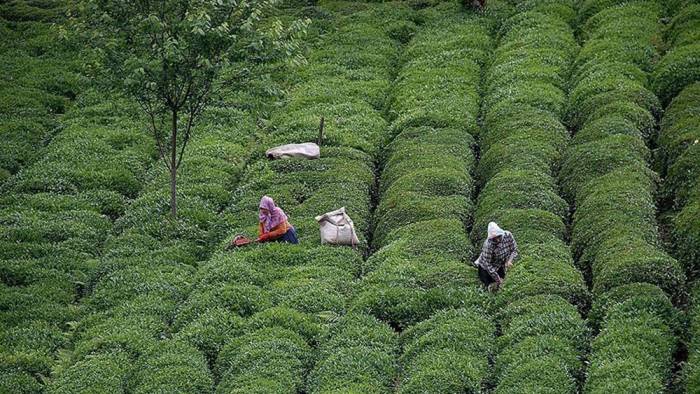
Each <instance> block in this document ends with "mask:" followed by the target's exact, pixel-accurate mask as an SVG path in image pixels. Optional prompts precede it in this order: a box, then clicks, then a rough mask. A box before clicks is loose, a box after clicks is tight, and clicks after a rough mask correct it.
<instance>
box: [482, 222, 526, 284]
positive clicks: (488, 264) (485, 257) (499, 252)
mask: <svg viewBox="0 0 700 394" xmlns="http://www.w3.org/2000/svg"><path fill="white" fill-rule="evenodd" d="M516 258H518V244H517V243H515V238H513V234H511V233H510V231H505V230H502V229H501V228H500V227H498V225H497V224H496V223H494V222H491V223H489V226H488V233H487V238H486V241H484V245H483V247H482V248H481V254H480V255H479V258H478V259H476V261H475V262H474V265H475V266H476V267H478V268H479V278H480V279H481V281H482V282H484V285H486V286H488V287H489V288H494V289H496V290H497V289H498V288H499V287H500V286H501V284H502V283H503V279H504V278H505V276H506V271H507V270H508V269H509V268H510V267H512V266H513V261H515V259H516Z"/></svg>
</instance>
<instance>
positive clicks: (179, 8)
mask: <svg viewBox="0 0 700 394" xmlns="http://www.w3.org/2000/svg"><path fill="white" fill-rule="evenodd" d="M78 1H79V5H80V6H79V13H80V17H79V18H76V19H75V20H76V21H77V25H78V27H79V30H80V31H85V32H87V33H88V37H89V40H90V44H91V45H92V46H93V47H94V48H95V49H96V50H97V52H98V55H99V56H98V57H99V58H100V59H101V60H102V62H103V64H102V66H103V69H104V70H105V71H107V73H108V76H109V77H111V79H113V82H114V83H115V84H117V85H118V86H121V87H122V88H123V89H124V90H125V91H126V92H127V93H128V94H129V95H131V96H132V97H134V98H135V99H136V101H138V103H139V105H140V106H141V108H142V109H143V111H144V112H145V114H146V117H147V119H148V129H149V131H150V132H151V133H152V134H153V137H154V139H155V143H156V146H157V147H158V151H159V154H160V158H161V161H162V162H163V163H164V164H165V166H166V167H167V169H168V171H169V174H170V211H171V214H172V216H173V217H176V216H177V170H178V168H179V167H180V164H181V163H182V158H183V157H184V154H185V149H186V148H187V144H188V142H189V141H190V139H191V138H192V132H193V127H194V125H195V123H196V121H197V119H198V117H199V116H200V115H201V114H202V111H204V110H205V108H206V107H207V104H208V103H209V98H210V97H211V94H212V89H213V83H214V81H215V79H216V78H217V76H218V75H219V73H220V71H221V70H222V68H223V67H225V66H227V65H231V64H235V63H240V62H242V61H245V60H247V59H251V58H252V57H255V58H257V59H261V58H263V56H260V53H261V52H265V53H268V55H267V56H265V57H264V59H266V60H267V61H271V60H278V59H279V58H280V57H287V58H292V59H293V60H299V57H298V56H299V55H298V54H297V51H296V50H297V49H298V45H299V40H300V38H301V37H303V35H304V34H305V31H306V26H307V25H308V20H297V21H295V22H293V23H291V24H289V25H288V26H283V25H282V24H281V23H280V22H279V21H278V20H273V19H272V18H270V17H269V16H270V15H271V11H273V10H274V7H275V5H276V3H277V2H278V0H78ZM270 54H272V55H270ZM295 56H296V57H295Z"/></svg>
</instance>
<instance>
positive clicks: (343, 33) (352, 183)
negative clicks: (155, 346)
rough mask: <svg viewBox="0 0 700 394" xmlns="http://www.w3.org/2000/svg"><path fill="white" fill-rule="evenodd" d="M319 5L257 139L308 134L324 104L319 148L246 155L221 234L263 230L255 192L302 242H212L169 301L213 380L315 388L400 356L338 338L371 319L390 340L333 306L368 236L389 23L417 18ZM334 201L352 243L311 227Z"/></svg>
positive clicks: (278, 388) (390, 55) (391, 52)
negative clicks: (325, 240)
mask: <svg viewBox="0 0 700 394" xmlns="http://www.w3.org/2000/svg"><path fill="white" fill-rule="evenodd" d="M313 11H314V15H315V19H314V23H315V24H316V25H317V29H319V30H320V31H321V33H325V34H320V35H319V36H318V37H313V38H311V41H312V42H314V44H313V46H312V48H311V49H310V51H309V53H308V54H307V59H308V61H309V65H308V66H307V67H304V68H303V69H301V70H294V71H293V72H292V73H290V75H288V77H289V79H290V80H292V81H295V82H296V84H295V85H294V86H292V87H291V89H290V92H289V94H288V95H287V97H286V99H285V102H284V105H282V106H281V107H280V108H278V109H277V110H275V111H274V112H273V114H272V117H271V119H270V125H269V130H268V133H267V134H266V135H265V136H264V137H263V138H262V140H261V142H262V144H261V145H260V146H261V148H260V149H256V151H255V153H256V154H259V155H260V156H262V153H263V151H264V148H263V147H270V146H273V145H276V144H282V143H292V142H307V141H314V140H315V139H316V137H317V134H318V122H319V120H320V118H321V117H324V119H325V130H324V140H323V143H322V146H321V158H320V159H317V160H312V161H308V160H303V159H289V160H280V161H268V160H259V161H255V162H253V163H251V164H250V165H249V166H248V167H247V168H246V171H245V173H244V174H243V176H242V178H241V181H240V185H239V187H238V188H237V190H236V191H235V193H234V198H233V203H232V204H231V205H230V206H229V207H228V208H227V209H226V210H225V212H224V218H225V221H226V224H227V228H226V230H225V231H226V234H228V235H230V236H232V235H233V234H235V233H245V234H248V235H249V236H251V235H254V234H257V222H258V221H257V214H256V212H257V208H258V203H259V201H260V198H261V197H262V196H263V195H269V196H271V197H272V198H273V199H274V200H275V202H276V203H277V204H278V205H279V206H280V207H282V208H283V209H284V210H285V212H286V213H287V214H288V216H289V220H290V223H291V224H292V225H294V226H295V228H296V230H297V232H298V235H299V238H300V241H301V244H300V245H287V244H276V243H272V244H262V245H252V246H248V247H246V248H245V249H238V250H235V251H232V252H218V253H215V254H214V255H213V256H212V257H211V258H210V259H209V260H208V261H207V262H206V263H205V264H204V265H202V266H201V267H200V269H199V270H198V274H197V277H196V280H195V282H194V286H193V289H192V291H191V292H190V294H189V296H188V297H187V299H186V300H185V301H184V302H183V303H182V304H181V305H180V307H178V309H177V311H176V314H175V325H174V326H173V331H174V332H175V336H176V337H181V338H183V339H185V340H187V341H188V342H190V343H192V344H193V345H194V346H197V347H198V348H200V350H201V351H203V352H204V353H205V354H206V356H207V358H208V360H209V362H210V365H211V366H212V372H213V376H214V381H215V387H216V388H215V391H216V392H220V393H225V392H226V393H228V392H253V391H260V392H300V391H308V392H319V391H327V390H331V389H333V388H340V387H344V386H352V385H354V384H358V385H362V384H363V382H364V384H374V380H370V379H371V378H372V379H374V378H376V379H378V380H379V381H381V384H380V385H379V387H382V386H383V387H386V388H387V389H388V387H389V382H391V381H392V379H393V377H394V376H395V373H394V372H393V370H392V369H391V368H390V367H388V366H391V365H393V364H394V363H395V359H394V356H393V353H386V354H385V353H383V352H375V353H371V352H370V353H367V354H365V353H358V352H355V351H354V350H356V349H353V351H350V350H347V351H345V350H344V348H343V347H344V346H348V347H349V346H357V347H359V346H361V343H360V342H355V341H359V340H360V339H365V338H358V337H357V335H361V334H364V333H375V332H376V333H377V335H378V336H382V337H384V338H385V339H387V340H388V342H390V343H394V345H393V346H395V341H396V340H395V338H394V336H393V333H392V332H391V329H390V328H389V327H388V326H385V325H383V324H381V323H379V322H377V321H375V320H374V319H372V318H370V317H368V316H360V315H354V316H353V317H351V316H345V317H341V316H343V315H345V314H346V312H347V310H348V300H350V299H351V296H352V292H353V290H354V284H355V282H356V278H357V277H358V276H359V274H360V271H361V268H362V254H361V252H362V251H364V250H365V249H366V243H367V242H366V234H367V233H368V231H369V222H370V220H369V219H370V208H371V202H370V198H371V192H372V189H373V187H374V165H373V163H374V162H375V160H376V158H377V154H378V146H380V145H381V144H382V141H383V140H384V138H385V135H386V133H387V130H388V128H387V125H386V122H385V121H384V119H383V117H382V111H381V109H382V107H383V106H384V104H383V97H384V96H385V95H386V91H385V87H387V86H389V78H390V77H391V74H392V72H391V69H392V68H393V67H394V61H395V58H396V55H397V53H398V50H399V42H398V41H397V40H396V39H395V36H396V33H397V31H400V30H401V29H404V28H411V25H410V22H408V16H410V14H411V11H410V10H409V9H407V8H404V7H403V6H397V5H395V4H392V5H363V4H355V3H344V2H337V3H335V2H333V3H328V4H324V6H323V7H316V8H314V9H313ZM336 87H338V88H339V90H338V89H336ZM334 90H335V91H334ZM341 206H345V207H346V209H347V211H348V213H349V215H350V216H351V217H352V218H353V220H354V222H355V225H356V229H357V232H358V236H359V237H360V239H361V241H362V242H361V245H359V246H358V248H357V249H355V250H353V249H352V248H338V247H331V246H326V245H320V242H319V240H318V237H319V236H318V231H319V230H318V224H317V223H316V221H315V219H314V217H315V216H317V215H319V214H322V213H324V212H327V211H331V210H334V209H337V208H339V207H341ZM216 310H224V311H228V313H229V315H234V316H235V317H236V319H240V321H241V322H242V324H241V327H240V329H237V330H231V329H230V327H231V325H230V323H229V322H230V321H231V318H227V319H221V318H220V317H217V316H220V315H221V313H220V312H216ZM212 314H214V315H212ZM213 319H216V320H213ZM204 327H209V329H207V330H205V329H204ZM334 341H335V342H334ZM331 343H333V344H332V345H331ZM387 346H389V345H387ZM387 349H388V348H387ZM392 352H393V351H392ZM312 370H313V371H314V372H313V377H312V378H309V379H307V375H308V374H309V372H310V371H312ZM358 387H360V386H358Z"/></svg>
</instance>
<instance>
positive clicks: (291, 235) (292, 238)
mask: <svg viewBox="0 0 700 394" xmlns="http://www.w3.org/2000/svg"><path fill="white" fill-rule="evenodd" d="M275 242H288V243H290V244H298V243H299V238H297V230H296V229H295V228H294V227H292V228H290V229H289V230H287V232H286V233H284V235H283V236H281V237H279V238H277V239H276V240H275Z"/></svg>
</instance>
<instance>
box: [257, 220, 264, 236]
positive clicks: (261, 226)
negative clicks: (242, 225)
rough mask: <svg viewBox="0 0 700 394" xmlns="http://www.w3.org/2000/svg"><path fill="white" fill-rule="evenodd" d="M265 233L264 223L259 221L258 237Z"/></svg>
mask: <svg viewBox="0 0 700 394" xmlns="http://www.w3.org/2000/svg"><path fill="white" fill-rule="evenodd" d="M263 234H265V230H264V229H263V224H262V223H258V238H260V237H261V236H262V235H263Z"/></svg>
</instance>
